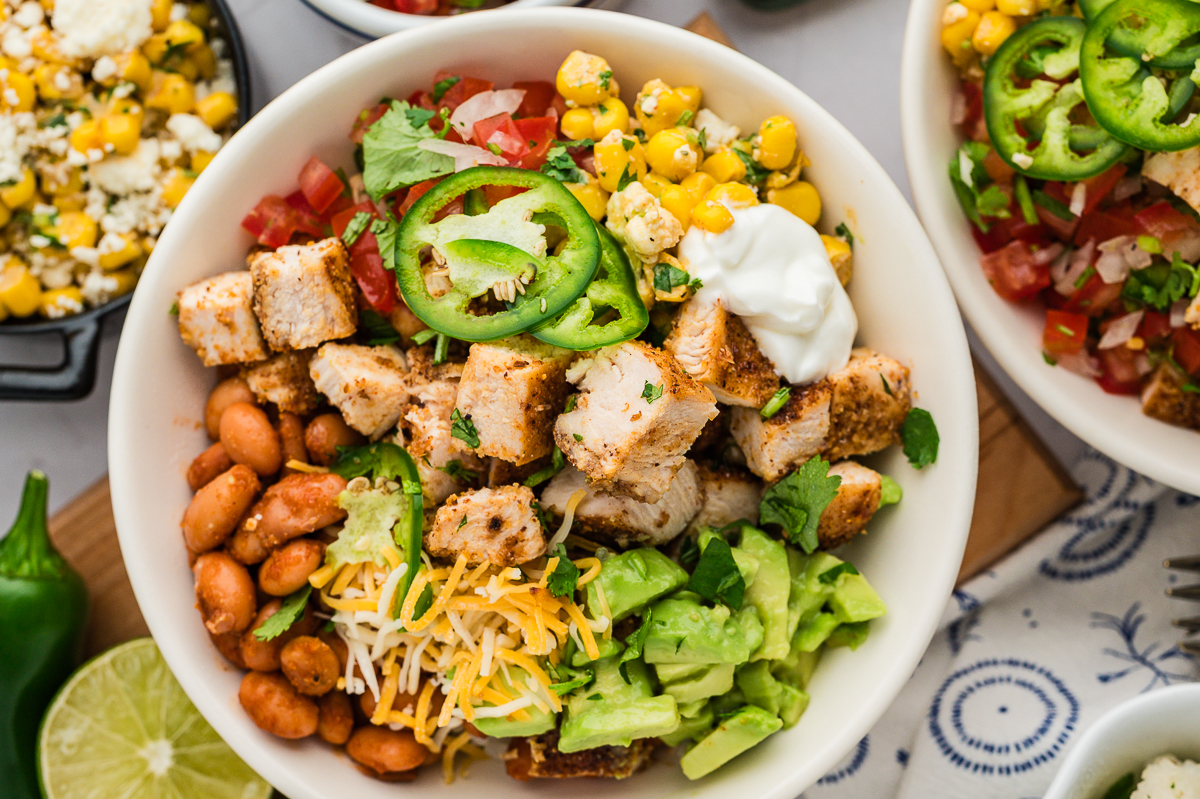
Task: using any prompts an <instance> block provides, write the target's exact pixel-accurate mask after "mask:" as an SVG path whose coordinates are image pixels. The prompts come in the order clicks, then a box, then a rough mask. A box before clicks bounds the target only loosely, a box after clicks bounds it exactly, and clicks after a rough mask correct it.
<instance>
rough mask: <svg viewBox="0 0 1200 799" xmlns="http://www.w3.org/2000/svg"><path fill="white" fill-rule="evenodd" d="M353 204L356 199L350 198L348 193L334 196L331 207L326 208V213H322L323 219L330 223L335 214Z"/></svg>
mask: <svg viewBox="0 0 1200 799" xmlns="http://www.w3.org/2000/svg"><path fill="white" fill-rule="evenodd" d="M352 205H354V200H352V199H350V197H349V196H348V195H345V194H339V195H338V196H337V197H334V198H333V202H331V203H330V204H329V207H328V208H326V209H325V213H323V214H321V221H322V222H324V223H325V224H329V220H330V219H333V217H334V216H336V215H337V214H340V213H341V212H342V211H345V210H346V209H347V208H349V207H350V206H352Z"/></svg>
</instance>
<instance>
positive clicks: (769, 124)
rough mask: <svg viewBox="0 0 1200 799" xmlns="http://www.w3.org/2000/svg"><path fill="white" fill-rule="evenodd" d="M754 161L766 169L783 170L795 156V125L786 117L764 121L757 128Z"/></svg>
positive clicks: (776, 117)
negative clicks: (756, 148) (756, 149)
mask: <svg viewBox="0 0 1200 799" xmlns="http://www.w3.org/2000/svg"><path fill="white" fill-rule="evenodd" d="M754 155H755V158H754V160H755V161H758V163H760V164H762V165H763V166H764V167H765V168H767V169H783V168H785V167H786V166H787V165H788V164H790V163H792V157H793V156H795V155H796V125H795V124H794V123H793V122H792V120H790V119H788V118H787V117H782V116H774V117H768V118H767V119H764V120H763V122H762V124H761V125H759V127H758V151H757V152H756V153H755V154H754Z"/></svg>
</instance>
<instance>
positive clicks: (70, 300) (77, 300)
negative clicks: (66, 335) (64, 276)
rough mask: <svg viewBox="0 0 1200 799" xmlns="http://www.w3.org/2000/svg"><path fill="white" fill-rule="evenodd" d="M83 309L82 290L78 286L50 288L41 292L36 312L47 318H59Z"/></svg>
mask: <svg viewBox="0 0 1200 799" xmlns="http://www.w3.org/2000/svg"><path fill="white" fill-rule="evenodd" d="M82 310H83V292H81V291H80V290H79V287H78V286H67V287H66V288H61V289H50V290H49V291H44V292H42V301H41V303H40V304H39V306H38V312H39V313H41V315H42V316H44V317H46V318H47V319H61V318H63V317H64V316H72V315H73V314H77V313H79V312H80V311H82Z"/></svg>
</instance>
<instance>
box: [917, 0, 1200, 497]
mask: <svg viewBox="0 0 1200 799" xmlns="http://www.w3.org/2000/svg"><path fill="white" fill-rule="evenodd" d="M946 3H947V0H912V5H911V6H910V8H909V12H908V25H907V28H906V30H905V35H904V53H903V56H902V59H901V67H900V123H901V130H902V133H903V136H904V160H905V162H906V164H907V166H908V180H909V184H910V185H911V186H912V194H913V199H914V200H915V201H916V205H917V213H918V214H920V216H921V222H922V223H923V224H924V225H925V231H926V232H927V233H928V234H929V238H930V239H931V240H932V241H933V246H934V248H935V249H937V252H938V255H939V256H940V257H941V261H942V266H943V267H944V268H945V270H946V274H947V276H949V278H950V285H952V286H953V287H954V294H955V296H956V297H957V298H958V304H959V305H960V306H961V307H962V309H963V313H964V314H966V317H967V321H968V322H969V323H970V324H971V327H973V328H974V329H975V332H976V333H978V334H979V338H980V339H982V340H983V343H984V346H986V347H987V348H988V351H990V352H991V353H992V355H993V356H994V357H995V358H996V360H997V361H999V362H1000V365H1001V366H1002V367H1003V368H1004V370H1005V371H1006V372H1008V375H1009V377H1011V378H1012V379H1013V380H1014V381H1016V383H1017V385H1019V386H1020V387H1021V388H1022V389H1023V390H1024V391H1025V393H1027V394H1029V396H1031V397H1032V398H1033V400H1034V402H1036V403H1037V404H1038V405H1040V406H1041V407H1042V408H1043V409H1045V410H1046V412H1047V413H1049V414H1050V415H1051V416H1053V417H1054V418H1055V419H1056V420H1058V422H1059V424H1061V425H1063V426H1064V427H1066V428H1067V429H1068V430H1070V431H1071V432H1072V433H1074V434H1075V435H1077V436H1079V437H1080V438H1082V439H1083V440H1084V441H1086V442H1087V443H1088V444H1091V445H1092V446H1093V447H1095V448H1096V449H1098V450H1100V451H1101V452H1103V453H1104V454H1106V455H1108V456H1109V457H1111V458H1114V459H1115V460H1118V461H1120V462H1121V463H1123V464H1125V465H1127V466H1129V467H1130V468H1132V469H1134V470H1136V471H1138V472H1141V473H1142V474H1144V475H1146V476H1147V477H1150V478H1153V479H1155V480H1158V481H1159V482H1162V483H1166V484H1167V485H1169V486H1172V487H1174V488H1178V489H1180V490H1182V491H1186V492H1188V493H1189V494H1200V436H1197V435H1196V433H1194V432H1191V431H1189V430H1185V429H1183V428H1180V427H1174V426H1172V425H1168V424H1164V423H1162V422H1159V421H1155V420H1154V419H1151V418H1150V417H1148V416H1145V415H1144V414H1143V413H1142V408H1141V405H1140V404H1139V402H1138V400H1137V398H1136V397H1121V396H1114V395H1111V394H1106V393H1104V391H1103V390H1102V389H1101V388H1100V387H1099V386H1098V385H1096V382H1095V381H1094V380H1090V379H1088V378H1086V377H1082V376H1080V375H1077V374H1074V373H1072V372H1068V371H1067V370H1066V369H1061V368H1058V367H1053V366H1049V365H1048V364H1046V362H1045V361H1044V360H1043V359H1042V329H1043V327H1044V325H1045V315H1044V313H1043V311H1042V309H1041V308H1040V307H1034V306H1019V305H1015V304H1013V303H1010V302H1008V301H1007V300H1004V299H1002V298H1001V297H1000V295H998V294H996V292H995V291H994V290H993V289H992V287H991V286H990V285H989V284H988V282H987V279H986V278H985V277H984V275H983V270H982V269H981V268H980V266H979V256H980V250H979V247H978V245H976V244H975V240H974V239H973V238H972V237H971V231H970V223H969V222H968V221H967V219H966V217H965V216H964V215H963V212H962V208H961V207H960V206H959V204H958V200H957V199H956V198H955V196H954V191H953V189H952V188H951V187H950V179H949V176H948V175H947V165H948V164H949V163H950V159H951V157H953V155H954V152H955V150H956V149H957V148H958V146H959V144H960V143H961V137H960V136H959V134H958V132H957V130H956V129H955V126H954V125H952V124H951V123H950V99H951V97H953V95H954V92H955V91H956V89H957V86H958V80H957V77H956V74H955V70H954V68H953V66H952V65H951V64H950V60H949V58H948V57H947V56H946V51H945V50H944V49H943V48H942V45H941V42H940V39H939V34H940V31H941V27H942V25H941V16H942V9H944V8H945V6H946Z"/></svg>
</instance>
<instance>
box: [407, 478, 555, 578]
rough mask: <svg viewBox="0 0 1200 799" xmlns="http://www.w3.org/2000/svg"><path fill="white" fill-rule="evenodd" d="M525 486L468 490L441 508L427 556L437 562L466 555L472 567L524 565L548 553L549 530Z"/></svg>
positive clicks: (427, 535) (428, 538)
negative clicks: (487, 564) (476, 565)
mask: <svg viewBox="0 0 1200 799" xmlns="http://www.w3.org/2000/svg"><path fill="white" fill-rule="evenodd" d="M534 502H535V499H534V496H533V492H532V491H530V490H529V489H528V488H526V487H525V486H504V487H503V488H480V489H479V490H477V491H464V492H463V493H461V494H455V495H453V496H451V497H450V498H449V499H447V500H446V504H445V505H443V506H442V507H440V508H438V511H437V516H436V517H435V518H434V521H433V529H431V530H430V531H429V532H427V533H425V551H426V552H428V553H429V554H430V555H432V556H433V557H435V558H448V559H450V560H454V559H456V558H457V557H458V556H459V555H465V556H466V558H467V562H468V563H469V564H471V565H475V564H479V563H490V564H492V565H493V566H501V567H505V566H519V565H521V564H522V563H528V562H529V561H531V560H533V559H534V558H537V557H541V556H542V555H544V554H545V552H546V531H545V530H543V529H542V523H541V521H539V520H538V515H537V511H536V510H535V509H534Z"/></svg>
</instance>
